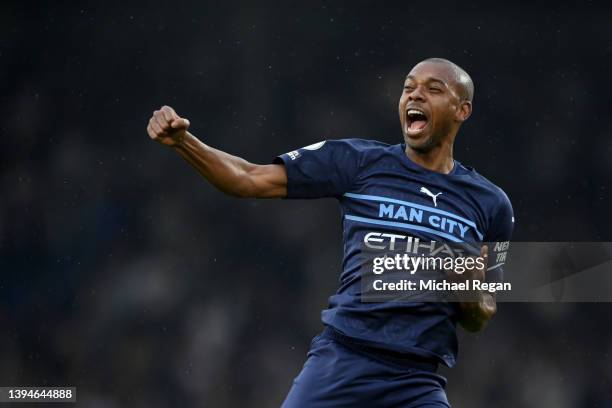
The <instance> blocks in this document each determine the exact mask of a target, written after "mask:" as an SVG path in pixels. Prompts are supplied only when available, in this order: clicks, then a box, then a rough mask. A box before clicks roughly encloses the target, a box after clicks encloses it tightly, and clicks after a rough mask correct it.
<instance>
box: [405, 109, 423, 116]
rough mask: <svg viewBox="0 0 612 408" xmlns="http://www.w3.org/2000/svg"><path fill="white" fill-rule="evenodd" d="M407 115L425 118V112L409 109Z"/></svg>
mask: <svg viewBox="0 0 612 408" xmlns="http://www.w3.org/2000/svg"><path fill="white" fill-rule="evenodd" d="M406 113H407V114H408V115H423V116H425V113H423V111H420V110H418V109H408V111H407V112H406Z"/></svg>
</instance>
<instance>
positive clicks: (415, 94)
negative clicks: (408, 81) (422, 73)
mask: <svg viewBox="0 0 612 408" xmlns="http://www.w3.org/2000/svg"><path fill="white" fill-rule="evenodd" d="M408 100H409V101H421V102H422V101H424V100H425V97H424V96H423V93H422V92H421V87H420V86H416V87H415V88H414V89H413V90H412V92H410V93H409V94H408Z"/></svg>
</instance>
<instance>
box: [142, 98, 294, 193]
mask: <svg viewBox="0 0 612 408" xmlns="http://www.w3.org/2000/svg"><path fill="white" fill-rule="evenodd" d="M189 125H190V123H189V120H187V119H185V118H181V117H180V116H179V115H177V113H176V112H175V111H174V109H172V108H171V107H169V106H163V107H162V108H161V109H159V110H156V111H154V112H153V116H152V117H151V119H150V120H149V125H148V126H147V133H148V134H149V136H150V137H151V139H153V140H155V141H157V142H159V143H161V144H163V145H165V146H169V147H171V148H173V149H174V150H175V151H176V152H177V153H178V154H179V155H180V156H181V157H182V158H183V159H185V161H187V162H188V163H189V164H191V165H192V166H193V167H194V168H195V169H196V170H197V171H198V173H200V174H201V175H202V177H204V178H205V179H206V180H207V181H208V182H209V183H210V184H212V185H213V186H215V187H216V188H217V189H219V190H221V191H222V192H224V193H226V194H229V195H232V196H234V197H253V198H282V197H286V196H287V172H286V170H285V166H283V165H281V164H268V165H258V164H253V163H249V162H248V161H246V160H244V159H242V158H240V157H236V156H232V155H231V154H228V153H225V152H222V151H221V150H217V149H214V148H212V147H210V146H207V145H205V144H204V143H202V142H201V141H200V140H198V138H196V137H195V136H194V135H192V134H191V133H189V132H188V131H187V130H188V129H189Z"/></svg>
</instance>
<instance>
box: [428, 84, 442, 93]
mask: <svg viewBox="0 0 612 408" xmlns="http://www.w3.org/2000/svg"><path fill="white" fill-rule="evenodd" d="M429 92H433V93H440V92H442V89H440V88H437V87H435V86H433V87H431V88H429Z"/></svg>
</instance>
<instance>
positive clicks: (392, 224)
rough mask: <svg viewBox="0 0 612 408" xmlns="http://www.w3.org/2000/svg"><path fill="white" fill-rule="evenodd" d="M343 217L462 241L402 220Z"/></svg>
mask: <svg viewBox="0 0 612 408" xmlns="http://www.w3.org/2000/svg"><path fill="white" fill-rule="evenodd" d="M344 218H346V219H347V220H351V221H358V222H365V223H366V224H376V225H385V226H388V227H396V228H404V229H409V230H415V231H423V232H429V233H430V234H434V235H438V236H440V237H442V238H446V239H448V240H449V241H453V242H463V240H461V239H459V238H457V237H455V236H454V235H451V234H447V233H445V232H440V231H436V230H435V229H431V228H427V227H423V226H421V225H414V224H404V223H403V222H395V221H385V220H377V219H373V218H365V217H358V216H356V215H346V216H345V217H344Z"/></svg>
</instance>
